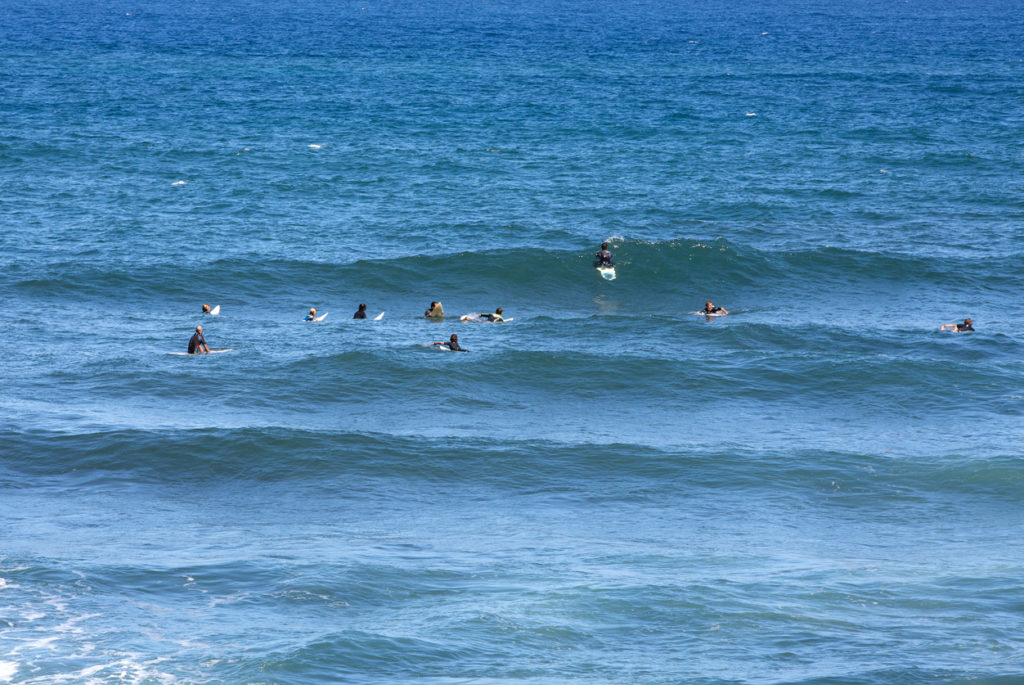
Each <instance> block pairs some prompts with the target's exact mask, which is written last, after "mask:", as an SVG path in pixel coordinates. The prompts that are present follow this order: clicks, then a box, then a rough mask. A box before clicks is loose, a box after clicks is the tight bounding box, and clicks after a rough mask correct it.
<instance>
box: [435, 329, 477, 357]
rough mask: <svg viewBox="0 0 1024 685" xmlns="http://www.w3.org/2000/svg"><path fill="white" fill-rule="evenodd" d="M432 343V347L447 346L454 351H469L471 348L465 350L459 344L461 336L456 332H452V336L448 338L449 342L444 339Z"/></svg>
mask: <svg viewBox="0 0 1024 685" xmlns="http://www.w3.org/2000/svg"><path fill="white" fill-rule="evenodd" d="M430 345H431V347H447V348H448V349H449V350H451V351H452V352H469V350H464V349H462V348H461V347H460V346H459V336H458V335H456V334H455V333H452V337H451V338H449V339H448V342H445V341H443V340H442V341H441V342H436V343H431V344H430Z"/></svg>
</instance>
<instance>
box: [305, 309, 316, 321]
mask: <svg viewBox="0 0 1024 685" xmlns="http://www.w3.org/2000/svg"><path fill="white" fill-rule="evenodd" d="M306 321H316V307H310V309H309V314H306Z"/></svg>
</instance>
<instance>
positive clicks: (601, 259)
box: [594, 243, 615, 269]
mask: <svg viewBox="0 0 1024 685" xmlns="http://www.w3.org/2000/svg"><path fill="white" fill-rule="evenodd" d="M594 256H595V257H597V261H596V262H594V267H595V268H598V269H600V268H601V267H612V266H615V262H613V261H612V259H613V258H614V257H615V255H613V254H612V253H611V252H609V251H608V243H601V251H600V252H598V253H597V254H596V255H594Z"/></svg>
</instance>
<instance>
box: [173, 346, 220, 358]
mask: <svg viewBox="0 0 1024 685" xmlns="http://www.w3.org/2000/svg"><path fill="white" fill-rule="evenodd" d="M234 349H235V348H233V347H225V348H222V349H219V350H210V354H220V353H221V352H232V351H234ZM167 354H173V355H174V356H176V357H205V356H206V355H205V354H203V353H202V352H198V353H196V354H189V353H188V352H168V353H167Z"/></svg>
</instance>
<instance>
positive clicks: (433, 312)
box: [423, 302, 444, 319]
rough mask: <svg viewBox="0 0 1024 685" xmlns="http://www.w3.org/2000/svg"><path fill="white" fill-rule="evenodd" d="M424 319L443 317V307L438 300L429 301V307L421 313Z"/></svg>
mask: <svg viewBox="0 0 1024 685" xmlns="http://www.w3.org/2000/svg"><path fill="white" fill-rule="evenodd" d="M423 318H425V319H443V318H444V307H442V306H441V303H440V302H431V303H430V308H429V309H427V311H426V312H424V313H423Z"/></svg>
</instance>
